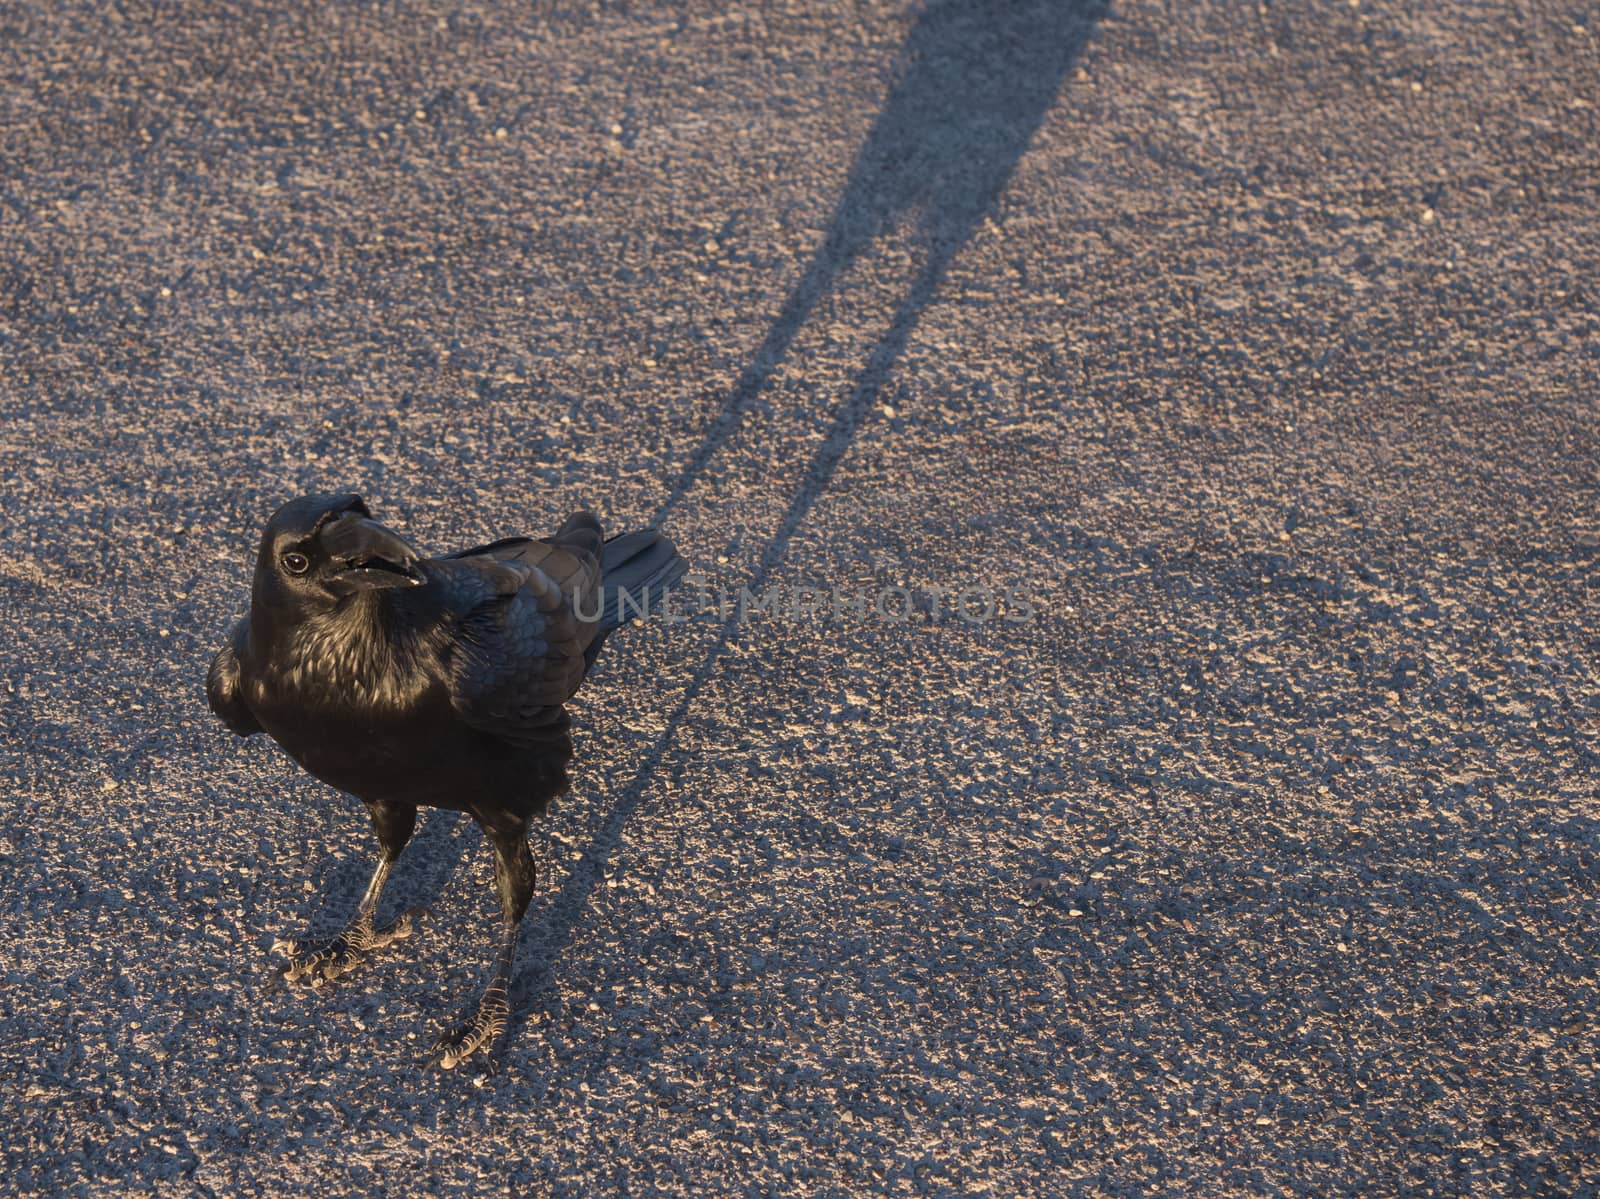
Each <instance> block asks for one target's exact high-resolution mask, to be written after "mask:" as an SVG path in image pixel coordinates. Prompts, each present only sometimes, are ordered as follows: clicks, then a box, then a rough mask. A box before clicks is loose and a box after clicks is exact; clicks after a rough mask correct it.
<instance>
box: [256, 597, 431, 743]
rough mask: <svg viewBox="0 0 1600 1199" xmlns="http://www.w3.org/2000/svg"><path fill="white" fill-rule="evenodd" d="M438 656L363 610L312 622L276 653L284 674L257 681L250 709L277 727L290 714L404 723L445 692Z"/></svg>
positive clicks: (290, 633) (422, 639)
mask: <svg viewBox="0 0 1600 1199" xmlns="http://www.w3.org/2000/svg"><path fill="white" fill-rule="evenodd" d="M433 651H434V647H433V646H432V645H431V644H429V638H428V636H427V635H426V634H425V633H422V632H417V631H412V630H404V631H397V630H395V629H392V628H391V627H389V622H387V621H385V620H383V619H382V618H381V616H380V615H379V614H377V613H374V612H369V611H363V610H362V609H361V608H360V607H359V606H352V607H351V608H349V609H345V610H341V611H338V612H332V613H328V614H326V615H318V616H313V617H310V618H308V619H306V620H303V621H301V622H299V623H298V624H296V625H295V626H294V627H293V628H291V629H289V630H287V631H286V633H285V634H284V636H283V641H282V645H281V648H279V649H277V650H275V652H274V653H273V657H274V658H275V659H276V660H277V661H278V662H279V663H280V666H279V668H278V669H277V670H275V671H272V672H259V673H256V674H255V675H254V678H253V679H252V686H251V695H250V703H251V707H252V708H255V709H256V710H257V711H258V712H259V713H261V714H262V715H265V716H266V717H267V719H268V721H269V722H272V723H278V721H275V720H274V719H273V718H274V716H278V715H283V716H291V714H292V715H293V716H299V717H313V718H316V717H321V718H324V719H336V720H337V721H338V722H339V723H347V722H350V723H362V724H367V723H370V724H386V723H390V722H394V721H400V722H403V721H404V720H405V718H406V717H407V716H410V715H414V714H416V713H417V712H418V710H419V709H420V708H422V707H424V706H425V705H426V704H427V702H428V700H429V699H430V698H431V697H432V696H431V693H433V692H436V691H438V690H439V689H440V688H441V687H442V685H443V681H442V679H441V678H440V675H439V671H438V670H437V669H436V668H435V666H434V663H435V662H436V660H437V658H436V655H435V653H434V652H433Z"/></svg>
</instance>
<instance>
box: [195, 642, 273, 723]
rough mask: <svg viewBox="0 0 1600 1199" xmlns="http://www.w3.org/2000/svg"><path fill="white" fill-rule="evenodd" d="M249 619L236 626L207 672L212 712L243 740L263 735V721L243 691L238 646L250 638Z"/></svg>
mask: <svg viewBox="0 0 1600 1199" xmlns="http://www.w3.org/2000/svg"><path fill="white" fill-rule="evenodd" d="M248 629H249V624H248V618H246V619H245V620H241V621H240V622H239V623H238V624H236V625H234V627H233V631H232V632H231V633H230V634H229V635H228V644H227V645H225V646H223V647H222V649H221V650H219V651H218V652H217V656H216V657H215V658H212V659H211V669H210V670H208V671H206V702H207V703H209V704H210V705H211V710H212V711H213V712H215V713H216V714H217V715H218V716H219V717H221V718H222V723H223V724H225V725H227V726H228V727H229V728H230V729H232V730H233V731H234V732H236V733H238V734H239V736H241V737H248V736H250V735H251V734H252V733H259V732H262V731H263V730H262V728H261V722H260V721H258V720H257V719H256V714H255V713H254V712H252V711H251V710H250V705H249V704H247V703H245V702H244V696H243V694H241V692H240V688H239V654H238V648H237V647H238V646H240V645H241V644H242V641H243V638H244V637H246V636H248Z"/></svg>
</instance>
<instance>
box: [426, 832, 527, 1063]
mask: <svg viewBox="0 0 1600 1199" xmlns="http://www.w3.org/2000/svg"><path fill="white" fill-rule="evenodd" d="M502 819H504V818H502ZM480 823H482V821H480ZM484 831H485V833H487V835H488V837H489V840H490V841H491V843H493V845H494V882H495V890H496V891H498V892H499V894H500V915H501V925H500V929H501V932H500V951H499V953H498V954H496V955H495V961H494V967H493V969H492V970H491V971H490V974H489V982H488V984H487V985H486V986H485V987H484V988H483V994H482V996H480V997H479V999H478V1007H477V1010H476V1012H475V1013H474V1014H473V1017H472V1019H471V1020H468V1021H467V1022H466V1023H465V1024H463V1025H461V1026H460V1027H459V1028H456V1029H454V1030H452V1031H451V1032H449V1033H446V1034H445V1035H444V1036H442V1037H440V1038H439V1040H438V1041H437V1042H436V1043H435V1044H434V1047H433V1056H432V1057H431V1058H430V1059H429V1064H431V1065H436V1066H438V1067H440V1068H441V1069H444V1070H449V1069H452V1068H453V1067H454V1066H456V1065H457V1064H459V1063H460V1062H463V1061H465V1060H466V1059H467V1058H469V1057H471V1056H472V1055H473V1054H474V1053H477V1052H478V1051H479V1050H480V1049H486V1048H488V1047H489V1046H491V1045H493V1044H494V1042H495V1040H496V1039H497V1038H498V1037H499V1036H500V1034H501V1033H502V1032H504V1031H505V1027H506V1019H507V1018H508V1017H509V1016H510V1014H511V1003H510V999H509V991H510V987H511V966H512V961H513V959H514V958H515V956H516V952H517V929H518V928H519V927H520V925H521V923H522V917H523V914H524V913H525V912H527V910H528V904H529V902H530V901H531V900H532V899H533V882H534V870H533V855H532V854H530V853H529V852H528V822H527V821H526V820H522V821H518V822H516V824H515V827H513V828H493V827H489V826H486V827H485V829H484Z"/></svg>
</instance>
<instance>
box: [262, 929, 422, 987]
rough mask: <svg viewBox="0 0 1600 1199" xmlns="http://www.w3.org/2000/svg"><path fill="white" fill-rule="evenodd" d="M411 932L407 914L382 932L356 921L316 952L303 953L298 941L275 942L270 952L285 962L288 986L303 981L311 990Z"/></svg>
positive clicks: (349, 969)
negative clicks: (286, 959)
mask: <svg viewBox="0 0 1600 1199" xmlns="http://www.w3.org/2000/svg"><path fill="white" fill-rule="evenodd" d="M411 931H412V920H411V913H410V912H407V913H406V914H405V915H403V916H401V917H400V919H398V920H396V921H395V922H394V923H393V924H391V925H390V926H389V927H388V928H383V929H378V928H373V927H372V921H371V919H370V918H368V919H365V920H360V919H358V920H357V921H356V922H355V923H354V924H352V925H351V926H350V927H349V928H347V929H345V930H344V932H342V933H340V934H339V935H338V936H337V937H335V938H334V939H333V940H332V941H329V942H328V943H327V944H326V945H323V946H321V947H320V948H317V949H303V948H301V946H300V943H299V942H298V941H289V940H283V941H278V942H276V943H274V945H273V946H272V948H273V950H274V951H276V952H278V953H282V954H283V955H284V956H285V957H287V958H288V959H289V960H288V963H287V964H286V965H285V966H284V970H283V976H284V978H286V979H287V980H288V981H290V982H298V981H300V980H301V979H304V980H306V981H307V982H309V983H311V984H312V985H313V986H315V985H316V984H317V983H321V982H331V981H332V980H334V979H336V978H338V977H339V976H340V975H341V974H348V973H350V971H352V970H354V969H355V968H356V967H357V966H359V965H360V964H361V963H362V962H363V961H365V960H366V959H367V956H368V955H369V954H371V953H374V952H375V951H377V950H379V949H382V948H383V947H384V946H386V945H391V944H393V943H394V942H395V941H399V940H402V939H403V938H405V937H409V936H410V935H411Z"/></svg>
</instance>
